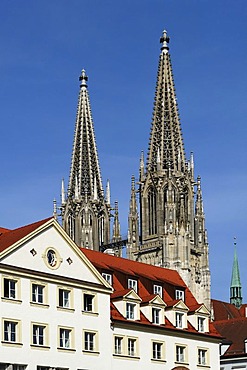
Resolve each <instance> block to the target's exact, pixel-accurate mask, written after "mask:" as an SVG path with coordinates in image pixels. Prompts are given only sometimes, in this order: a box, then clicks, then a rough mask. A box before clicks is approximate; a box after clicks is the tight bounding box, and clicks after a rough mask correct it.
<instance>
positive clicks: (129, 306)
mask: <svg viewBox="0 0 247 370" xmlns="http://www.w3.org/2000/svg"><path fill="white" fill-rule="evenodd" d="M135 307H136V305H135V304H133V303H129V302H127V303H126V318H127V319H129V320H134V319H135Z"/></svg>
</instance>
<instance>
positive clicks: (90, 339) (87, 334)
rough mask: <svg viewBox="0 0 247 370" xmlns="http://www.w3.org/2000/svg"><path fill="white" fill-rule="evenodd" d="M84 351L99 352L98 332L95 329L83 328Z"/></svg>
mask: <svg viewBox="0 0 247 370" xmlns="http://www.w3.org/2000/svg"><path fill="white" fill-rule="evenodd" d="M83 352H86V353H98V352H99V351H98V332H97V331H94V330H89V329H85V330H83Z"/></svg>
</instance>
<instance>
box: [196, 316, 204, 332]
mask: <svg viewBox="0 0 247 370" xmlns="http://www.w3.org/2000/svg"><path fill="white" fill-rule="evenodd" d="M197 323H198V331H199V332H201V333H205V331H206V318H205V317H201V316H198V318H197Z"/></svg>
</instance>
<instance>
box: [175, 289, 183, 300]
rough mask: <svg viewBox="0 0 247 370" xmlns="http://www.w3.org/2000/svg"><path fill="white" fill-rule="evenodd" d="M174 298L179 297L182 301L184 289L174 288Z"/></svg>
mask: <svg viewBox="0 0 247 370" xmlns="http://www.w3.org/2000/svg"><path fill="white" fill-rule="evenodd" d="M175 299H181V300H182V301H184V291H183V290H181V289H176V290H175Z"/></svg>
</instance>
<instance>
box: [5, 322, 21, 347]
mask: <svg viewBox="0 0 247 370" xmlns="http://www.w3.org/2000/svg"><path fill="white" fill-rule="evenodd" d="M17 325H18V324H17V322H13V321H7V320H6V321H4V341H5V342H13V343H14V342H17Z"/></svg>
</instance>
